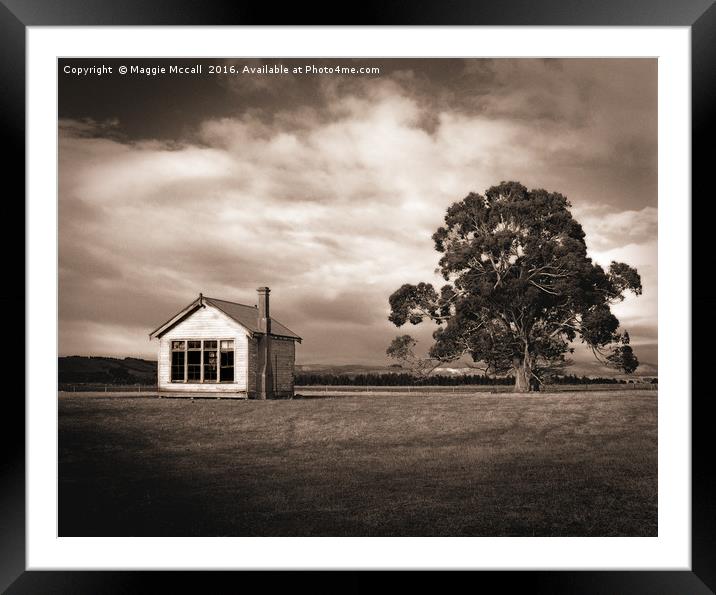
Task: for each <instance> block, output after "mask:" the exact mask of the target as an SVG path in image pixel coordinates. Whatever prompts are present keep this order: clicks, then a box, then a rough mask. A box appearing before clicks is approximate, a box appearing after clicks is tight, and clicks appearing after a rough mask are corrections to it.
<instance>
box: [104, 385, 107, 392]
mask: <svg viewBox="0 0 716 595" xmlns="http://www.w3.org/2000/svg"><path fill="white" fill-rule="evenodd" d="M104 392H107V385H106V384H105V385H104Z"/></svg>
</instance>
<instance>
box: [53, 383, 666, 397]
mask: <svg viewBox="0 0 716 595" xmlns="http://www.w3.org/2000/svg"><path fill="white" fill-rule="evenodd" d="M658 388H659V386H658V385H657V384H649V383H644V382H636V383H629V384H553V385H549V386H546V387H544V388H543V389H542V392H546V393H555V392H574V391H581V392H585V391H605V390H606V391H616V390H618V391H627V390H652V391H656V390H658ZM58 390H59V391H60V392H69V393H83V392H93V393H98V392H99V393H101V392H105V393H143V392H156V391H157V390H158V389H157V385H156V384H69V383H61V384H59V386H58ZM513 390H514V389H513V387H512V386H507V385H494V386H489V385H484V384H459V385H454V386H444V385H434V386H431V385H427V384H423V385H418V386H369V385H368V386H356V385H343V386H334V385H311V386H296V389H295V392H296V393H297V394H300V393H301V392H305V393H311V394H316V393H331V392H350V393H377V392H380V393H411V394H412V393H415V394H425V393H440V394H451V393H452V394H465V393H469V394H471V393H476V392H483V393H511V392H513Z"/></svg>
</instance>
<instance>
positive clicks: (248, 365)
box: [149, 287, 301, 399]
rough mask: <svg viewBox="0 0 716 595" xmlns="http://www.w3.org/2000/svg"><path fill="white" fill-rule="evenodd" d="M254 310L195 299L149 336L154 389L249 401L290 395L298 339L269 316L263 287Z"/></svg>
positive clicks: (259, 290)
mask: <svg viewBox="0 0 716 595" xmlns="http://www.w3.org/2000/svg"><path fill="white" fill-rule="evenodd" d="M257 291H258V294H259V295H258V298H259V299H258V306H247V305H244V304H237V303H235V302H227V301H225V300H219V299H216V298H209V297H204V296H203V295H202V294H199V297H198V298H197V299H196V300H194V301H193V302H192V303H191V304H189V305H188V306H187V307H186V308H184V309H183V310H182V311H181V312H178V313H177V314H176V315H175V316H173V317H172V318H171V319H170V320H168V321H167V322H165V323H164V324H162V325H161V326H160V327H159V328H157V329H156V330H154V331H152V333H150V335H149V338H150V339H158V340H159V357H158V366H157V368H158V371H157V376H158V377H157V383H158V387H159V391H160V392H163V393H173V394H177V395H187V396H189V395H206V396H209V395H212V396H213V395H217V396H220V394H221V395H224V396H227V397H228V396H235V397H237V396H238V397H248V398H250V399H271V398H290V397H292V396H293V381H294V362H295V355H296V342H299V343H300V342H301V337H299V336H298V335H297V334H296V333H294V332H293V331H291V330H290V329H288V328H286V327H285V326H284V325H283V324H281V323H280V322H279V321H278V320H276V319H274V318H271V317H270V314H269V292H270V290H269V288H268V287H259V288H258V290H257Z"/></svg>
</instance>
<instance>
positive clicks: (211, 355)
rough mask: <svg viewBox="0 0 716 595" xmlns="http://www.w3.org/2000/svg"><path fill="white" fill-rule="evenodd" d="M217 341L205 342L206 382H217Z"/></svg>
mask: <svg viewBox="0 0 716 595" xmlns="http://www.w3.org/2000/svg"><path fill="white" fill-rule="evenodd" d="M216 372H217V367H216V341H204V382H216Z"/></svg>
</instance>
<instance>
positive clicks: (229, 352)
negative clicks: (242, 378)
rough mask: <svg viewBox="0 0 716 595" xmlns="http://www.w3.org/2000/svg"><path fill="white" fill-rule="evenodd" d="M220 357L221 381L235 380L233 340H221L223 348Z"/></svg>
mask: <svg viewBox="0 0 716 595" xmlns="http://www.w3.org/2000/svg"><path fill="white" fill-rule="evenodd" d="M219 358H220V362H221V363H220V365H221V368H220V372H219V373H220V375H221V376H220V381H221V382H233V381H234V342H233V341H221V350H220V352H219Z"/></svg>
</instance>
